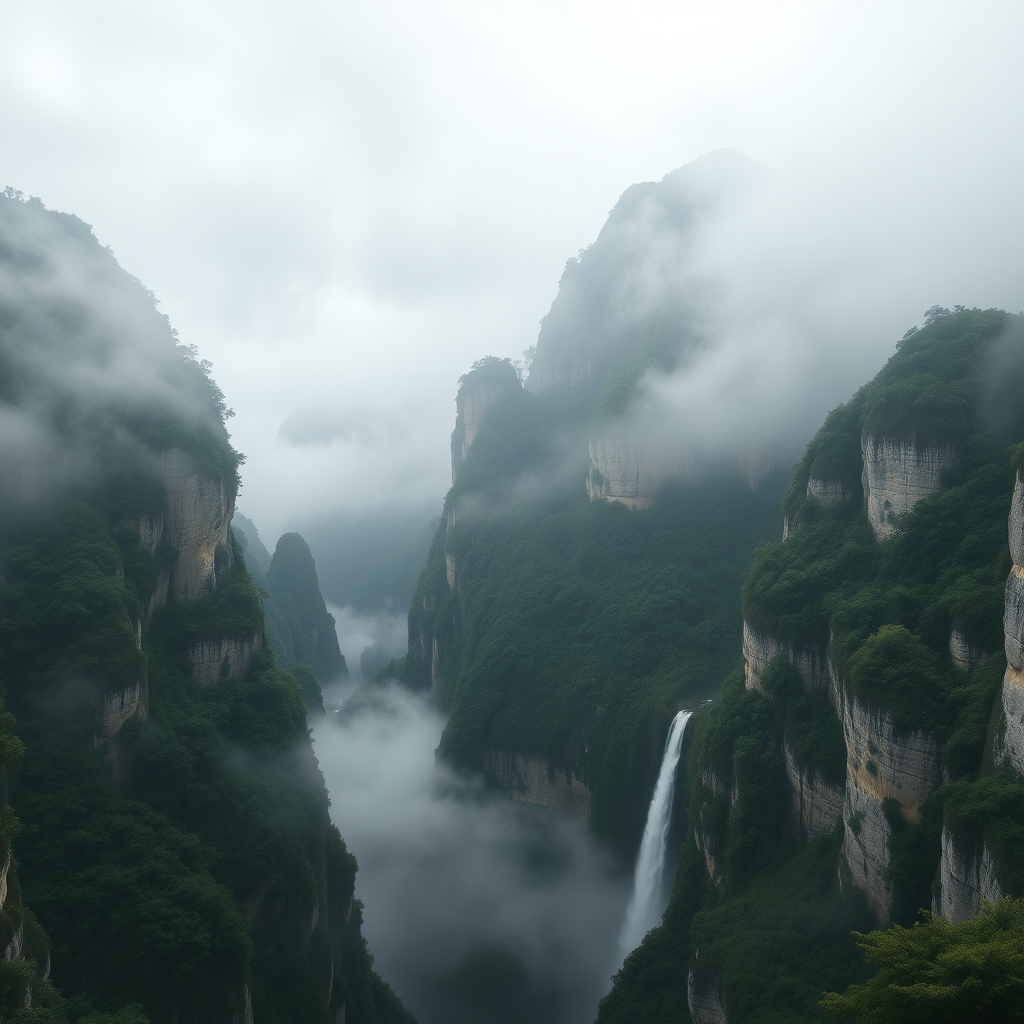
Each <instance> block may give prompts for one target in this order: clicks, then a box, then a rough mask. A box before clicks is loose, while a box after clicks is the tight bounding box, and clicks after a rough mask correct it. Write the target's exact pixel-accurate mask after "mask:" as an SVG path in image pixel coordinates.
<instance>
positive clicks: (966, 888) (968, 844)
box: [935, 827, 1007, 922]
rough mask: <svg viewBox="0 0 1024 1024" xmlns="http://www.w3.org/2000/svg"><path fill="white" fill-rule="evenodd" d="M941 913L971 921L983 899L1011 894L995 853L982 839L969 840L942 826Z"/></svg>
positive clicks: (998, 898)
mask: <svg viewBox="0 0 1024 1024" xmlns="http://www.w3.org/2000/svg"><path fill="white" fill-rule="evenodd" d="M939 885H940V888H939V897H938V900H937V906H936V907H935V909H936V911H937V913H939V914H940V915H941V916H942V917H944V918H945V919H946V920H947V921H952V922H956V921H967V920H970V919H971V918H973V917H976V916H977V914H978V908H979V907H980V906H981V901H982V900H990V901H992V902H993V903H995V902H996V901H997V900H1000V899H1002V898H1003V896H1005V895H1007V894H1006V891H1005V890H1004V889H1003V887H1002V886H1001V885H1000V884H999V881H998V880H997V879H996V870H995V862H994V861H993V859H992V852H991V851H990V850H989V848H988V846H987V844H986V843H985V841H984V840H982V839H973V840H972V839H966V838H963V837H961V836H958V835H956V834H955V833H954V832H951V831H950V830H949V829H948V828H945V827H944V828H943V829H942V861H941V864H940V866H939Z"/></svg>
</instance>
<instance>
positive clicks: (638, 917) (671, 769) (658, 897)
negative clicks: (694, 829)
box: [619, 711, 693, 960]
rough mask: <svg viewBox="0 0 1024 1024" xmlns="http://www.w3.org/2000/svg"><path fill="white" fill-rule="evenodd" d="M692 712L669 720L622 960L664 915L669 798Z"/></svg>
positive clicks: (624, 930) (621, 946)
mask: <svg viewBox="0 0 1024 1024" xmlns="http://www.w3.org/2000/svg"><path fill="white" fill-rule="evenodd" d="M692 714H693V712H692V711H680V712H679V714H677V715H676V717H675V718H673V719H672V725H671V726H670V727H669V730H668V739H667V740H665V753H664V755H663V757H662V759H661V771H660V772H659V773H658V782H657V784H656V785H655V787H654V796H652V797H651V806H650V810H648V812H647V825H646V826H645V827H644V838H643V841H642V842H641V843H640V854H639V856H638V857H637V859H636V874H635V875H634V878H633V896H632V898H631V899H630V901H629V908H628V909H627V910H626V920H625V922H624V924H623V925H622V933H621V935H620V936H619V952H620V953H621V954H622V959H623V960H625V958H626V957H627V956H628V955H629V954H630V953H631V952H632V951H633V950H634V949H635V948H636V947H637V946H639V945H640V943H641V941H642V940H643V937H644V936H645V935H646V934H647V932H648V931H649V930H650V929H651V928H653V927H654V926H655V925H656V924H658V923H659V919H660V917H661V915H662V913H663V912H664V909H665V908H664V907H663V906H662V889H663V876H664V873H665V851H666V847H667V846H668V828H669V824H670V823H671V821H672V798H673V796H674V795H675V788H676V766H677V765H678V764H679V754H680V752H681V751H682V749H683V734H684V733H685V732H686V723H687V722H689V720H690V715H692Z"/></svg>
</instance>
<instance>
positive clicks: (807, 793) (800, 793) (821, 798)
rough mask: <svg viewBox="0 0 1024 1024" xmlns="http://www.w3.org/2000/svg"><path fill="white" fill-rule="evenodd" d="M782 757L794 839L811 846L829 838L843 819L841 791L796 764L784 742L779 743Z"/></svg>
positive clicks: (795, 757)
mask: <svg viewBox="0 0 1024 1024" xmlns="http://www.w3.org/2000/svg"><path fill="white" fill-rule="evenodd" d="M782 756H783V759H784V761H785V763H786V777H787V779H788V780H789V788H790V797H791V809H792V815H793V823H794V828H795V832H796V834H797V837H798V838H800V839H803V840H805V841H807V842H811V841H813V840H815V839H819V838H821V837H822V836H827V835H831V833H832V831H833V830H834V829H835V827H836V824H837V823H838V821H839V819H840V818H841V817H842V816H843V797H844V787H842V786H836V785H833V784H832V783H830V782H829V781H828V780H827V779H825V777H824V776H823V775H822V773H821V772H819V771H816V770H815V769H813V768H806V767H804V766H803V765H802V764H800V761H799V759H798V757H797V755H796V752H795V751H794V750H793V746H792V744H791V743H789V742H788V741H787V740H783V743H782Z"/></svg>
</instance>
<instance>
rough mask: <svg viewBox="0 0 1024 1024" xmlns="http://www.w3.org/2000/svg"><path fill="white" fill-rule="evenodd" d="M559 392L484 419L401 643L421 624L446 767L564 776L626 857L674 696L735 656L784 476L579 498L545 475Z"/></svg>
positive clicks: (555, 452) (554, 450) (561, 412)
mask: <svg viewBox="0 0 1024 1024" xmlns="http://www.w3.org/2000/svg"><path fill="white" fill-rule="evenodd" d="M559 399H560V396H555V397H551V396H548V397H547V398H537V397H535V396H533V395H531V394H529V393H527V392H524V391H521V390H519V391H514V392H512V393H510V395H509V396H508V398H507V399H506V400H504V401H502V402H501V403H500V404H498V405H496V406H495V407H494V408H493V409H492V410H490V411H489V413H488V417H487V419H486V420H485V422H484V424H483V425H482V427H481V428H480V431H479V433H478V435H477V437H476V439H475V440H474V442H473V446H472V448H471V449H470V451H469V455H468V457H467V459H466V462H465V464H464V466H463V468H462V469H461V470H460V473H459V477H458V480H457V482H456V484H455V486H454V487H453V488H452V491H451V493H450V494H449V497H448V500H447V503H446V514H445V518H444V519H443V521H442V522H443V524H447V525H442V527H441V528H440V529H439V531H438V534H437V536H436V537H435V540H434V544H433V547H432V549H431V552H430V554H429V556H428V560H427V567H426V569H425V571H424V574H423V576H422V577H421V580H420V584H419V589H418V591H417V595H416V599H415V600H414V602H413V610H412V612H411V613H410V631H411V632H410V635H411V636H413V638H414V641H413V647H414V652H415V637H416V635H417V631H423V633H424V635H427V634H430V635H431V636H432V637H433V639H434V641H436V643H437V644H438V647H439V650H440V651H442V652H443V657H444V663H445V678H444V682H443V685H442V686H441V687H440V690H439V693H438V696H439V699H440V701H441V704H442V706H443V707H444V708H445V710H446V711H448V712H449V715H450V717H449V721H448V725H447V728H446V729H445V733H444V736H443V738H442V742H441V749H442V751H443V752H444V754H445V756H446V757H448V758H449V759H450V760H451V761H452V762H453V763H455V764H458V765H462V766H467V767H473V768H477V769H484V768H486V767H487V752H488V751H490V750H495V749H497V750H507V751H519V752H522V753H526V754H531V755H534V756H536V757H539V758H541V759H544V760H546V761H547V762H548V763H549V764H550V765H551V766H552V768H553V770H558V771H562V772H570V771H571V772H573V773H574V774H575V775H576V776H577V777H579V778H582V779H585V780H586V782H587V785H588V786H589V788H590V790H591V792H592V794H593V798H592V806H591V821H592V823H593V825H594V827H595V828H596V829H597V831H598V832H599V833H600V834H602V835H605V836H607V837H610V838H612V839H613V840H614V841H615V842H616V843H618V844H619V845H620V846H621V848H622V849H624V850H630V849H631V848H632V847H633V845H634V844H635V843H636V842H638V841H639V836H640V832H641V830H642V828H643V815H644V810H645V801H644V800H643V798H642V796H641V794H642V793H644V792H646V791H649V789H650V787H651V786H652V785H653V776H654V774H655V773H656V771H657V759H658V757H659V755H660V751H661V746H662V744H663V741H664V730H665V729H666V727H667V722H668V719H669V718H670V717H671V714H672V712H673V708H674V706H675V704H676V702H677V701H679V700H680V699H686V698H689V699H694V698H698V697H699V696H701V695H703V694H704V693H706V692H709V691H710V689H711V688H712V687H713V685H714V680H715V679H718V678H721V676H722V675H723V674H724V673H725V672H726V671H728V669H729V668H730V667H731V666H732V665H733V664H734V663H735V659H736V657H737V655H738V653H739V639H738V638H739V634H740V620H739V614H738V612H739V609H738V603H737V597H738V593H739V586H740V580H741V579H742V576H743V573H744V571H745V570H746V568H747V566H748V565H749V559H750V552H751V548H752V546H753V544H754V543H755V542H756V541H757V540H759V539H765V538H767V537H769V536H771V535H773V534H774V533H775V532H776V531H777V530H778V518H777V512H776V511H775V509H776V508H777V503H778V500H779V494H780V486H781V480H780V479H778V478H769V479H768V480H766V481H765V482H764V484H763V485H762V487H761V489H760V490H758V491H755V492H751V491H750V490H749V488H748V487H747V486H746V485H745V484H744V483H743V482H742V481H740V480H739V479H737V478H734V477H732V476H729V475H727V474H723V475H722V476H720V477H709V478H706V479H700V480H693V481H690V482H687V483H678V484H675V485H670V486H666V487H665V488H664V489H663V492H662V493H661V495H660V497H659V498H658V500H656V501H655V503H654V505H653V507H652V508H650V509H648V510H646V511H643V512H635V511H631V510H630V509H628V508H626V507H625V506H623V505H620V504H616V503H604V502H590V501H588V500H587V498H586V495H585V493H583V492H582V488H579V489H577V487H578V484H577V485H576V486H572V485H568V484H566V483H564V482H563V478H562V477H558V476H555V477H551V476H548V475H547V474H548V472H549V471H550V467H551V464H552V460H555V459H557V458H558V457H559V453H560V452H561V451H563V450H564V449H563V448H562V440H561V439H562V438H564V430H565V427H566V424H567V423H571V422H572V416H573V411H572V410H570V411H568V412H567V411H566V410H565V408H564V407H563V406H561V405H560V402H559ZM582 475H583V474H582V472H580V473H579V475H578V476H576V477H575V479H576V480H577V481H578V480H580V479H582ZM446 552H447V554H448V556H449V557H454V558H455V559H457V564H458V569H457V573H458V587H457V588H456V590H455V591H452V590H450V589H449V587H448V585H447V580H446V572H447V568H446ZM417 666H418V671H419V672H420V673H421V674H420V675H418V676H417V675H416V671H417ZM429 672H430V663H429V658H428V659H427V662H426V663H424V662H423V661H419V662H417V663H415V664H414V665H413V668H412V673H411V675H412V681H413V682H415V683H419V684H421V685H422V684H424V683H428V682H429Z"/></svg>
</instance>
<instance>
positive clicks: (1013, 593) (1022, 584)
mask: <svg viewBox="0 0 1024 1024" xmlns="http://www.w3.org/2000/svg"><path fill="white" fill-rule="evenodd" d="M1004 602H1005V604H1004V611H1003V633H1004V634H1005V641H1006V646H1005V650H1006V660H1007V662H1008V663H1009V664H1010V665H1012V666H1013V667H1014V668H1015V669H1017V670H1018V671H1021V670H1024V566H1020V565H1014V567H1013V569H1012V570H1010V575H1009V576H1008V577H1007V580H1006V591H1005V592H1004Z"/></svg>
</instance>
